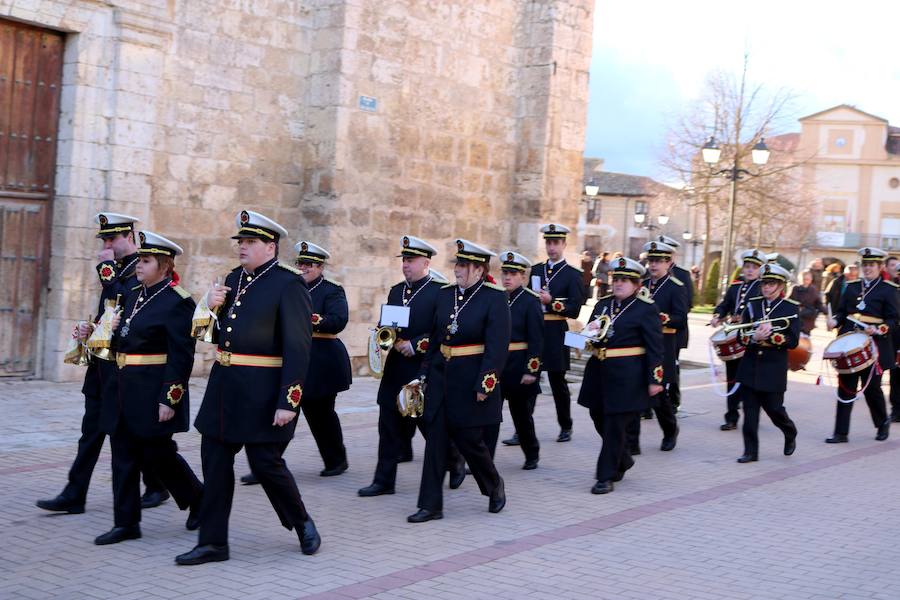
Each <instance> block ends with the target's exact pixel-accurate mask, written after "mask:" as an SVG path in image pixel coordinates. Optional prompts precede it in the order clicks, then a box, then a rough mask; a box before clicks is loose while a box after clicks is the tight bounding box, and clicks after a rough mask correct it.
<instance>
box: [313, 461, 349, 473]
mask: <svg viewBox="0 0 900 600" xmlns="http://www.w3.org/2000/svg"><path fill="white" fill-rule="evenodd" d="M349 468H350V465H348V464H347V461H346V460H345V461H344V462H342V463H341V464H339V465H338V466H336V467H331V468H330V469H322V470H321V471H319V476H320V477H335V476H336V475H340V474H341V473H343V472H345V471H346V470H347V469H349Z"/></svg>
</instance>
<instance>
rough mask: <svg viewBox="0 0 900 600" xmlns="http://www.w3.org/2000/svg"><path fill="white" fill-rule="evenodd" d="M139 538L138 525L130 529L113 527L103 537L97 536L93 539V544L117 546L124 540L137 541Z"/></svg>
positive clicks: (139, 530) (139, 529)
mask: <svg viewBox="0 0 900 600" xmlns="http://www.w3.org/2000/svg"><path fill="white" fill-rule="evenodd" d="M140 538H141V526H140V525H132V526H131V527H113V528H112V529H110V530H109V531H107V532H106V533H104V534H103V535H98V536H97V537H96V538H94V543H95V544H97V545H98V546H106V545H108V544H118V543H119V542H124V541H125V540H138V539H140Z"/></svg>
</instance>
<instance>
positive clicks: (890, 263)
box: [884, 255, 900, 423]
mask: <svg viewBox="0 0 900 600" xmlns="http://www.w3.org/2000/svg"><path fill="white" fill-rule="evenodd" d="M884 272H885V274H886V275H887V279H888V281H892V282H894V284H896V285H898V290H897V292H898V298H900V257H897V256H896V255H891V256H888V257H887V258H886V259H885V261H884ZM898 302H900V300H898ZM891 337H892V339H893V341H894V350H895V351H896V350H900V326H898V327H894V330H893V331H892V332H891ZM890 390H891V391H890V395H889V397H890V401H891V417H890V418H891V422H892V423H900V364H894V366H893V367H891V387H890Z"/></svg>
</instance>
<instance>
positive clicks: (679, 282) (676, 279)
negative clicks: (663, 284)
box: [669, 275, 684, 287]
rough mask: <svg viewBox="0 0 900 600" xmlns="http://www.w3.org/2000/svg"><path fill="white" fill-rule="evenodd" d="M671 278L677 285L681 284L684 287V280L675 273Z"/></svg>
mask: <svg viewBox="0 0 900 600" xmlns="http://www.w3.org/2000/svg"><path fill="white" fill-rule="evenodd" d="M669 279H670V280H671V281H672V283H674V284H675V285H680V286H681V287H684V282H683V281H682V280H680V279H678V278H677V277H675V276H674V275H669Z"/></svg>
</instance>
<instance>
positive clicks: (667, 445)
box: [659, 427, 679, 452]
mask: <svg viewBox="0 0 900 600" xmlns="http://www.w3.org/2000/svg"><path fill="white" fill-rule="evenodd" d="M678 433H679V431H678V428H677V427H676V428H675V433H673V434H672V435H671V436H668V437H664V438H663V441H662V444H660V445H659V449H660V450H662V451H663V452H671V451H672V450H674V449H675V443H676V442H677V441H678Z"/></svg>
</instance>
